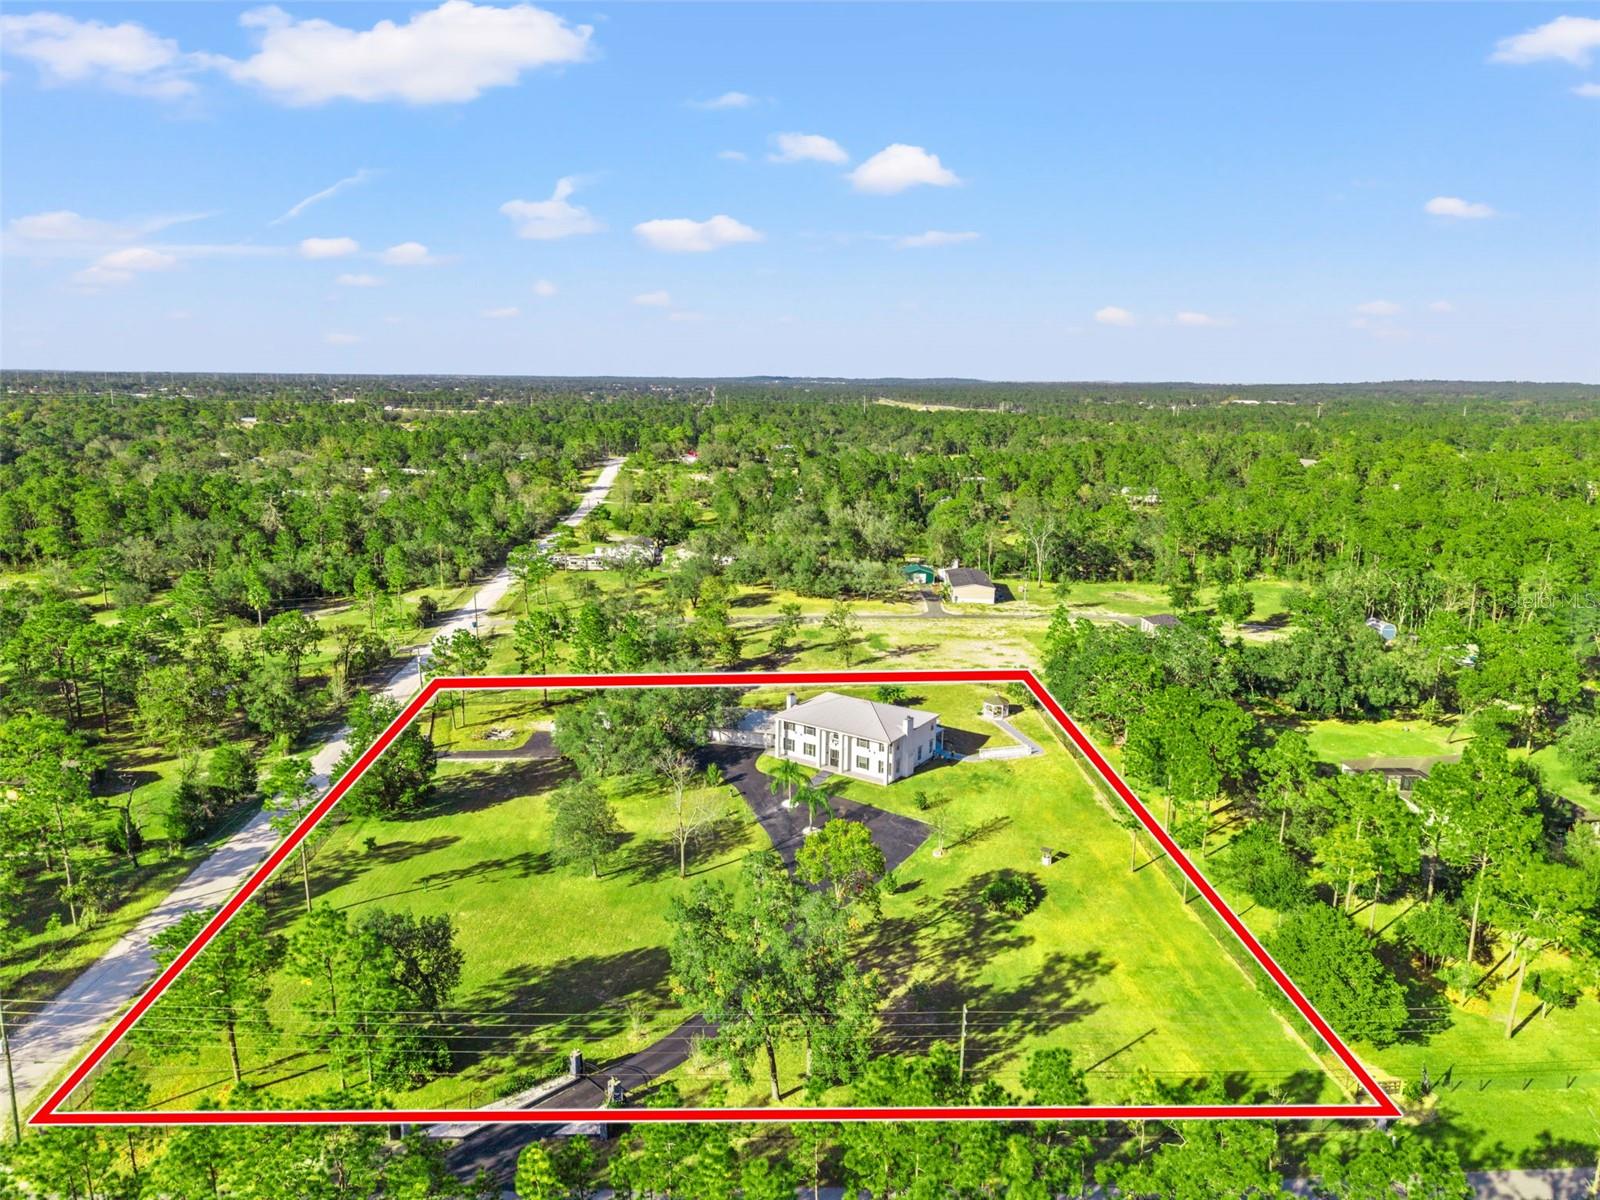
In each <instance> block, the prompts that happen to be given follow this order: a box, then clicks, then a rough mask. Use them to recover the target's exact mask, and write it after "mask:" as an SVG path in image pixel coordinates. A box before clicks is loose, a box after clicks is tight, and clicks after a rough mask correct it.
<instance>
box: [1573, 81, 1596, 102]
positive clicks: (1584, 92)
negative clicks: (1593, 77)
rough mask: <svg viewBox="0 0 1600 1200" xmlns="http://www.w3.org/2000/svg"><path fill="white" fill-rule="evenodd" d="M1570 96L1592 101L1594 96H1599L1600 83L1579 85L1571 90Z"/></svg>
mask: <svg viewBox="0 0 1600 1200" xmlns="http://www.w3.org/2000/svg"><path fill="white" fill-rule="evenodd" d="M1572 94H1573V95H1574V96H1584V97H1586V98H1588V99H1591V100H1592V99H1594V98H1595V97H1596V96H1600V83H1580V84H1579V85H1578V86H1577V87H1575V88H1573V89H1572Z"/></svg>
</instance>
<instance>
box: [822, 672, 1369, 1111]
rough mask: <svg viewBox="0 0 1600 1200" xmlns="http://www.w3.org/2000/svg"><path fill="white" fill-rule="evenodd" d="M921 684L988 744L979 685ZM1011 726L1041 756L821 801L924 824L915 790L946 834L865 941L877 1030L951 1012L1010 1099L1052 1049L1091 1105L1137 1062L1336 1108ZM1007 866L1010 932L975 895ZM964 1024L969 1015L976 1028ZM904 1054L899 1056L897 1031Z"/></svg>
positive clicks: (1046, 758) (945, 713) (844, 788)
mask: <svg viewBox="0 0 1600 1200" xmlns="http://www.w3.org/2000/svg"><path fill="white" fill-rule="evenodd" d="M919 690H925V691H926V693H927V694H926V695H924V696H922V697H920V698H919V701H918V703H919V704H920V705H921V706H923V707H929V708H933V709H935V710H938V711H940V712H941V714H942V717H943V719H944V721H945V723H946V724H947V726H955V727H957V728H960V729H965V730H970V731H978V732H984V733H987V734H988V735H989V736H990V737H991V742H990V744H1000V742H1001V741H1002V740H1003V735H1001V734H999V733H998V731H996V730H994V728H993V727H992V726H989V725H987V723H985V722H983V721H982V720H981V719H978V718H977V717H976V716H975V713H976V711H977V704H978V701H979V700H980V698H981V696H982V695H983V694H984V690H983V689H980V688H976V687H950V688H929V689H919ZM1017 723H1018V725H1019V727H1020V728H1022V729H1023V730H1024V732H1027V733H1030V734H1031V735H1032V736H1033V737H1034V738H1035V740H1037V741H1038V742H1039V743H1040V744H1041V745H1043V746H1044V747H1045V748H1046V753H1045V754H1044V755H1042V756H1039V757H1035V758H1028V759H1023V760H1020V761H1012V762H1006V761H995V762H988V763H978V762H971V761H969V762H964V763H959V764H955V765H951V766H941V767H937V768H934V769H932V770H925V771H923V772H921V773H919V774H918V775H916V776H914V777H912V778H911V779H906V780H901V781H899V782H897V783H894V784H892V785H890V786H888V787H878V786H876V785H873V784H867V783H859V782H845V783H843V784H842V785H841V786H838V787H836V788H834V789H833V790H835V791H836V792H837V793H838V794H839V795H842V796H846V797H849V798H851V799H854V800H858V801H860V802H862V803H868V804H874V805H877V806H879V807H883V808H887V809H890V810H892V811H895V812H900V813H904V814H905V815H908V816H913V817H917V818H919V819H923V820H927V819H929V817H930V813H929V812H927V811H924V810H922V809H920V808H919V807H918V805H917V802H916V800H915V797H916V794H917V793H918V792H923V793H925V794H927V795H928V796H929V797H930V798H931V799H932V801H933V804H934V808H933V809H932V813H933V814H935V815H937V816H938V817H939V818H941V819H942V820H943V821H944V823H946V824H947V826H948V831H947V834H946V837H947V845H948V849H947V853H946V854H945V855H944V856H942V857H937V858H936V857H935V856H934V854H933V849H934V842H929V843H926V844H925V845H924V846H923V847H922V848H921V849H920V850H918V851H917V853H916V854H914V855H913V856H912V858H911V859H910V860H909V861H908V862H907V863H905V864H904V865H903V866H902V867H901V868H900V869H899V871H898V872H897V873H896V874H897V883H898V887H897V888H896V890H895V892H894V893H893V894H892V895H891V896H889V897H888V899H887V900H886V902H885V904H884V923H883V925H882V926H881V927H880V928H879V929H878V930H877V931H876V932H875V933H874V936H873V938H872V945H871V947H870V950H869V959H870V961H872V962H874V964H875V965H877V966H878V967H879V968H880V969H882V970H883V971H884V972H885V975H886V977H887V979H888V980H889V981H890V986H891V992H892V1000H891V1006H890V1007H891V1014H892V1016H891V1018H890V1021H889V1024H890V1026H891V1028H894V1027H896V1026H898V1027H899V1028H901V1029H904V1030H916V1029H920V1028H923V1027H924V1026H923V1025H922V1022H927V1023H928V1026H927V1027H932V1028H935V1029H938V1030H940V1031H941V1032H943V1033H945V1034H952V1033H953V1032H954V1031H955V1030H957V1029H959V1020H960V1018H959V1010H960V1007H961V1005H963V1004H966V1005H968V1007H969V1022H970V1025H971V1027H972V1030H973V1032H972V1033H971V1035H970V1036H969V1049H970V1053H971V1054H972V1056H973V1060H974V1061H975V1062H976V1063H977V1064H979V1067H980V1069H981V1070H982V1071H983V1073H984V1074H983V1076H982V1077H984V1078H994V1079H996V1080H998V1081H999V1082H1001V1083H1002V1084H1005V1085H1008V1086H1011V1087H1013V1088H1015V1087H1016V1086H1017V1075H1018V1073H1019V1071H1020V1068H1021V1066H1022V1065H1023V1063H1024V1061H1025V1059H1026V1056H1027V1055H1028V1054H1029V1053H1031V1051H1032V1050H1034V1049H1037V1048H1043V1047H1049V1046H1067V1047H1070V1048H1071V1049H1072V1050H1073V1052H1074V1054H1075V1055H1076V1056H1077V1058H1078V1061H1079V1062H1081V1063H1082V1064H1083V1065H1085V1066H1091V1065H1092V1066H1093V1067H1094V1069H1093V1070H1092V1071H1091V1073H1090V1083H1091V1095H1092V1097H1093V1099H1094V1100H1096V1101H1097V1102H1115V1101H1118V1100H1123V1099H1126V1098H1127V1095H1128V1089H1129V1087H1130V1086H1131V1077H1132V1074H1133V1072H1134V1071H1135V1070H1137V1069H1139V1068H1148V1069H1149V1070H1151V1071H1153V1072H1155V1073H1156V1074H1157V1075H1158V1076H1160V1077H1162V1078H1165V1079H1168V1080H1169V1081H1179V1080H1183V1079H1193V1078H1196V1077H1199V1076H1213V1077H1214V1076H1221V1075H1226V1076H1227V1077H1228V1079H1229V1086H1230V1088H1231V1089H1232V1090H1233V1091H1234V1092H1235V1094H1239V1095H1257V1096H1265V1095H1269V1094H1270V1095H1292V1096H1294V1097H1296V1098H1303V1099H1307V1100H1315V1099H1323V1100H1333V1099H1337V1098H1338V1095H1339V1093H1338V1090H1337V1088H1336V1086H1335V1085H1334V1084H1333V1082H1332V1080H1331V1079H1330V1078H1329V1077H1328V1076H1327V1074H1326V1073H1325V1072H1324V1071H1323V1069H1322V1067H1321V1064H1320V1063H1319V1062H1318V1060H1317V1059H1316V1057H1315V1056H1314V1055H1313V1054H1312V1053H1311V1051H1310V1049H1309V1048H1308V1047H1307V1046H1306V1044H1305V1043H1303V1042H1301V1041H1300V1040H1299V1039H1298V1038H1297V1037H1296V1036H1295V1035H1294V1034H1293V1033H1292V1032H1291V1031H1290V1030H1289V1029H1288V1027H1287V1026H1286V1025H1285V1024H1284V1023H1283V1021H1282V1020H1281V1019H1280V1018H1279V1017H1278V1016H1276V1015H1275V1014H1274V1013H1273V1012H1272V1011H1271V1009H1270V1008H1269V1006H1268V1003H1267V1001H1266V999H1265V997H1264V996H1263V995H1262V993H1261V992H1259V991H1257V989H1256V986H1255V984H1254V983H1253V982H1252V980H1251V979H1250V978H1249V977H1247V976H1246V974H1245V973H1244V972H1243V970H1242V969H1241V968H1240V967H1238V966H1236V965H1235V963H1234V962H1233V960H1232V959H1230V958H1229V957H1228V955H1227V954H1225V953H1224V952H1223V950H1222V948H1221V947H1220V946H1219V945H1218V944H1217V943H1216V941H1215V940H1214V938H1213V935H1212V934H1211V933H1210V932H1208V931H1207V929H1206V928H1205V927H1204V926H1203V925H1202V924H1201V922H1200V920H1199V919H1198V918H1197V916H1196V915H1195V914H1194V913H1193V912H1192V911H1190V910H1189V909H1188V908H1187V907H1186V906H1185V905H1184V904H1183V902H1182V900H1181V898H1180V897H1179V895H1178V893H1177V892H1176V890H1175V889H1174V888H1173V887H1172V885H1171V884H1170V883H1169V882H1168V881H1167V880H1166V879H1165V878H1163V877H1162V876H1161V875H1160V874H1159V873H1158V872H1157V871H1155V870H1153V869H1144V870H1139V871H1132V870H1130V853H1129V852H1130V842H1129V836H1128V834H1127V833H1126V832H1124V831H1123V830H1122V829H1120V828H1118V827H1117V825H1116V824H1115V822H1114V821H1113V820H1112V818H1111V817H1110V815H1109V814H1108V813H1107V812H1106V810H1105V809H1104V808H1103V807H1102V806H1101V805H1100V803H1099V802H1098V801H1097V800H1096V799H1095V797H1094V794H1093V793H1092V791H1091V790H1090V787H1089V785H1088V783H1087V782H1086V780H1085V779H1084V777H1083V776H1082V774H1081V773H1080V772H1079V770H1078V768H1077V766H1076V765H1075V763H1074V761H1073V760H1072V759H1071V758H1070V757H1069V756H1068V755H1067V753H1066V752H1065V751H1064V750H1063V749H1062V748H1061V747H1060V746H1059V744H1058V743H1056V742H1055V741H1054V739H1053V738H1052V736H1051V734H1050V733H1049V731H1048V730H1047V729H1046V727H1045V724H1044V721H1043V719H1042V718H1040V717H1039V716H1037V715H1036V714H1034V713H1032V712H1029V713H1024V714H1022V715H1021V716H1019V717H1018V718H1017ZM935 840H936V839H935ZM1046 846H1048V847H1051V848H1052V849H1053V850H1054V851H1055V853H1056V859H1055V862H1054V864H1053V865H1052V866H1050V867H1043V866H1041V865H1040V852H1041V850H1042V849H1043V848H1044V847H1046ZM1146 857H1147V855H1143V854H1142V855H1141V856H1140V861H1141V862H1143V861H1144V860H1145V858H1146ZM1007 871H1016V872H1023V873H1027V874H1031V875H1033V876H1034V877H1035V878H1036V879H1037V881H1038V882H1039V883H1040V884H1042V885H1043V887H1044V889H1045V894H1044V899H1043V901H1042V903H1041V904H1040V905H1039V907H1038V908H1037V909H1036V910H1035V911H1034V912H1032V913H1030V914H1029V915H1027V916H1026V917H1024V918H1022V919H1021V920H1020V921H1015V922H1013V921H1010V920H1005V919H999V918H996V917H994V916H992V915H991V914H989V913H988V912H987V911H986V910H985V909H984V907H983V905H982V904H981V903H980V902H978V900H977V898H976V897H977V892H978V890H979V889H980V888H981V887H982V886H983V884H984V883H986V882H987V881H989V880H990V879H992V878H994V877H995V876H996V875H998V874H999V873H1002V872H1007ZM975 1012H981V1013H982V1014H983V1016H982V1029H981V1032H979V1031H978V1021H977V1019H976V1018H975V1017H973V1015H972V1014H973V1013H975ZM952 1014H953V1015H952ZM952 1021H953V1022H954V1023H953V1024H952V1023H951V1022H952ZM907 1043H908V1044H914V1039H912V1038H910V1037H909V1035H908V1039H907Z"/></svg>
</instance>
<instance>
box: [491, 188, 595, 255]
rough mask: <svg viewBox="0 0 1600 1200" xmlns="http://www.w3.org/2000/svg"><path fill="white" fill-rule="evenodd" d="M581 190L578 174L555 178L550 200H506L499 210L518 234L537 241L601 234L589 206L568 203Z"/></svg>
mask: <svg viewBox="0 0 1600 1200" xmlns="http://www.w3.org/2000/svg"><path fill="white" fill-rule="evenodd" d="M577 190H578V180H577V178H576V177H574V176H571V175H568V176H565V177H563V178H561V179H558V180H556V188H555V191H553V192H551V193H550V199H548V200H507V201H506V202H505V203H504V204H502V205H501V206H500V211H501V212H502V213H504V214H505V215H506V216H508V217H510V218H511V222H512V224H513V225H515V226H516V230H517V236H518V237H522V238H532V239H533V240H535V241H553V240H554V239H556V238H565V237H573V236H575V235H577V234H580V233H599V232H600V231H601V230H602V229H604V228H605V226H604V225H602V224H601V223H600V222H599V221H597V220H595V218H594V217H593V216H592V215H591V214H590V212H589V210H588V209H586V208H580V207H579V206H578V205H576V204H569V203H567V197H568V196H570V195H572V193H573V192H575V191H577Z"/></svg>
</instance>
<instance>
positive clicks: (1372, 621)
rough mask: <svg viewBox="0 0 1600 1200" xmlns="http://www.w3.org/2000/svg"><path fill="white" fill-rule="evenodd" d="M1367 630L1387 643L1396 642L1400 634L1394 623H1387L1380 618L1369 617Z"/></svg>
mask: <svg viewBox="0 0 1600 1200" xmlns="http://www.w3.org/2000/svg"><path fill="white" fill-rule="evenodd" d="M1367 628H1368V629H1370V630H1372V632H1373V633H1375V634H1377V635H1378V636H1379V637H1381V638H1382V639H1383V640H1384V642H1386V643H1387V642H1392V641H1394V639H1395V636H1396V635H1397V634H1398V633H1399V632H1400V630H1399V628H1398V627H1397V626H1396V625H1395V624H1394V622H1393V621H1385V620H1383V619H1382V618H1380V617H1368V618H1367Z"/></svg>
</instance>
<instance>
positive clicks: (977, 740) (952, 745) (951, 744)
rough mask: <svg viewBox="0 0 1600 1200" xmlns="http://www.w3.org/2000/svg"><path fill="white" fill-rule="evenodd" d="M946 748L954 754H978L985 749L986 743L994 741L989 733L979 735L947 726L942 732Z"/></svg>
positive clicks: (975, 732)
mask: <svg viewBox="0 0 1600 1200" xmlns="http://www.w3.org/2000/svg"><path fill="white" fill-rule="evenodd" d="M942 735H943V739H944V748H945V749H946V750H948V751H950V752H951V753H953V754H976V753H977V752H978V751H979V750H981V749H983V746H984V743H986V742H989V741H992V740H993V739H992V738H991V737H990V735H989V734H987V733H979V732H977V731H976V730H972V729H956V728H953V727H952V726H949V725H947V726H945V727H944V729H943V730H942Z"/></svg>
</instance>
